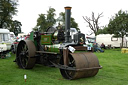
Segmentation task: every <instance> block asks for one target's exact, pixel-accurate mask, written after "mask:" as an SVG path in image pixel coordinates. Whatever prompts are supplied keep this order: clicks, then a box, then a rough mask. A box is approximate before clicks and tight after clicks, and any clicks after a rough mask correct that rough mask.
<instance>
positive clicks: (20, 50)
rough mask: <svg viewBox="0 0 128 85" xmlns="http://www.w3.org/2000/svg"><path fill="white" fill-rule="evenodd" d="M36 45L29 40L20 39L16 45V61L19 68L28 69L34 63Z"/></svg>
mask: <svg viewBox="0 0 128 85" xmlns="http://www.w3.org/2000/svg"><path fill="white" fill-rule="evenodd" d="M35 52H36V47H35V45H34V43H33V42H32V41H30V40H26V41H23V40H22V41H20V42H19V44H18V47H17V54H16V57H17V58H16V61H17V64H18V66H19V67H20V68H23V69H29V68H33V67H34V65H35V61H36V58H35V57H34V56H35Z"/></svg>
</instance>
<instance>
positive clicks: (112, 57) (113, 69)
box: [0, 49, 128, 85]
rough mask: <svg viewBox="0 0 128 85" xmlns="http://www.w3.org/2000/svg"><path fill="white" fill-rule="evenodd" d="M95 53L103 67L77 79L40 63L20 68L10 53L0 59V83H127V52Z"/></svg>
mask: <svg viewBox="0 0 128 85" xmlns="http://www.w3.org/2000/svg"><path fill="white" fill-rule="evenodd" d="M95 54H96V56H97V57H98V59H99V62H100V65H101V66H103V68H102V69H100V70H99V72H98V74H97V75H96V76H95V77H90V78H82V79H77V80H66V79H64V78H63V77H62V76H61V74H60V72H59V69H57V68H52V67H46V66H42V65H35V67H34V68H33V69H31V70H24V69H20V68H18V66H17V65H16V64H15V63H14V62H13V60H14V59H15V55H12V57H9V58H6V59H0V85H128V54H122V53H121V51H120V50H119V49H114V50H105V52H104V53H95ZM24 74H26V75H27V82H25V81H24Z"/></svg>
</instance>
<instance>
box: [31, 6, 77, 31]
mask: <svg viewBox="0 0 128 85" xmlns="http://www.w3.org/2000/svg"><path fill="white" fill-rule="evenodd" d="M55 11H56V10H55V9H54V8H51V7H49V10H48V11H47V14H43V13H41V14H39V17H38V19H37V24H36V26H35V27H34V28H33V30H34V31H42V32H44V31H46V29H47V28H48V27H52V26H54V25H56V24H57V23H58V24H57V25H61V26H65V13H64V12H60V13H59V17H58V18H55V16H56V14H55ZM71 28H76V29H77V30H79V28H78V23H76V21H75V19H74V18H73V17H71Z"/></svg>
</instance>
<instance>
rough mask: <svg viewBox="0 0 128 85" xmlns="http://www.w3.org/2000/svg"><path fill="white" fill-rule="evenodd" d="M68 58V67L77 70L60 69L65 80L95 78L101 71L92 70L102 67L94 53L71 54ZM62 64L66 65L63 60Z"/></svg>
mask: <svg viewBox="0 0 128 85" xmlns="http://www.w3.org/2000/svg"><path fill="white" fill-rule="evenodd" d="M68 58H69V59H68V61H69V62H68V66H69V67H72V68H74V69H76V70H65V69H60V72H61V75H62V76H63V77H64V78H65V79H70V80H71V79H78V78H83V77H91V76H95V75H96V74H97V73H98V71H99V69H92V68H95V67H100V65H99V61H98V59H97V57H96V56H95V55H94V54H93V53H71V54H69V56H68ZM60 64H62V65H64V63H63V58H62V59H61V62H60ZM86 68H87V69H86ZM88 69H90V70H88Z"/></svg>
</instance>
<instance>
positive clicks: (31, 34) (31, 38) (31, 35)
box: [29, 31, 34, 41]
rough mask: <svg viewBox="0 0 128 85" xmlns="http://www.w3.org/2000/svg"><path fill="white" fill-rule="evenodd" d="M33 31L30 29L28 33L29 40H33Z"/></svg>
mask: <svg viewBox="0 0 128 85" xmlns="http://www.w3.org/2000/svg"><path fill="white" fill-rule="evenodd" d="M33 36H34V32H33V31H32V32H31V33H30V37H29V40H32V41H34V37H33Z"/></svg>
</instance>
